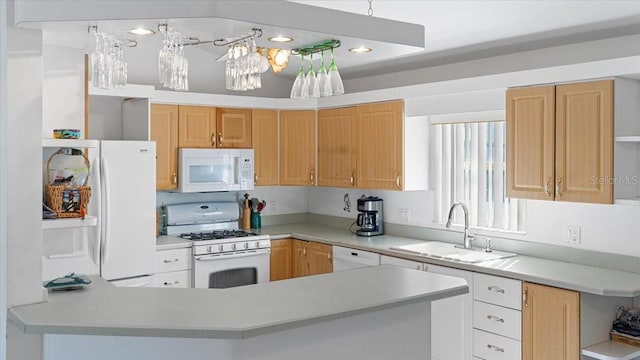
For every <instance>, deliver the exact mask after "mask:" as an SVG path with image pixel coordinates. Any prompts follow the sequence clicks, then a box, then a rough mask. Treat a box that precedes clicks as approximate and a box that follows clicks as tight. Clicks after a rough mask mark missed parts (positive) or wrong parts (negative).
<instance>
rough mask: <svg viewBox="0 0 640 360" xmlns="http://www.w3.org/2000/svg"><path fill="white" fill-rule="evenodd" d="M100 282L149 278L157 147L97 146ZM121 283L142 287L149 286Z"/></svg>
mask: <svg viewBox="0 0 640 360" xmlns="http://www.w3.org/2000/svg"><path fill="white" fill-rule="evenodd" d="M100 168H101V170H102V171H101V181H100V192H101V198H102V201H101V209H100V217H99V222H100V276H101V277H103V278H104V279H107V280H118V279H125V278H133V277H141V276H151V275H153V271H154V254H155V248H156V185H155V184H156V144H155V142H152V141H101V142H100ZM132 281H133V282H131V281H129V282H121V283H120V284H123V285H127V284H128V285H139V286H142V285H145V283H146V282H149V283H150V277H149V280H144V279H140V280H132Z"/></svg>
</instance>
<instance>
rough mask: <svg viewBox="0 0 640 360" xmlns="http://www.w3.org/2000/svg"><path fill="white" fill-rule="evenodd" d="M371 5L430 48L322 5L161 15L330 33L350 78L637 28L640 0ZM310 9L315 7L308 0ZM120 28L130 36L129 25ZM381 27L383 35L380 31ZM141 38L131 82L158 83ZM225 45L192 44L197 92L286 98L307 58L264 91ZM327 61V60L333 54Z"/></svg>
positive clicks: (205, 29) (64, 33)
mask: <svg viewBox="0 0 640 360" xmlns="http://www.w3.org/2000/svg"><path fill="white" fill-rule="evenodd" d="M192 2H193V3H195V1H194V0H185V1H184V2H183V4H191V3H192ZM293 2H295V3H298V4H295V5H294V4H290V5H289V6H290V7H292V8H295V9H294V10H297V9H298V8H299V7H300V5H310V6H317V7H322V8H325V9H332V10H339V11H341V12H342V11H344V12H349V13H353V14H358V15H359V17H353V19H355V20H358V21H360V20H362V19H363V18H364V20H366V17H367V16H366V15H367V13H368V8H369V2H368V1H366V0H357V1H353V0H340V1H328V0H322V1H304V0H294V1H293ZM221 3H224V1H222V2H221ZM228 3H232V2H231V1H229V2H228ZM243 3H244V4H255V6H256V7H258V4H260V5H263V4H267V3H272V4H275V3H279V4H283V2H282V1H270V2H265V1H257V0H256V1H244V2H243ZM284 4H286V3H284ZM371 6H372V9H373V16H374V17H376V18H384V19H391V20H395V21H398V22H405V23H413V24H421V25H424V39H425V43H424V48H421V47H416V46H412V45H411V44H393V43H391V42H390V41H386V40H385V41H375V40H374V38H375V39H376V40H377V38H376V37H375V36H369V37H368V38H366V37H365V36H357V37H356V36H345V35H343V34H339V35H336V32H337V31H333V30H335V29H337V28H340V27H341V26H342V25H345V24H341V23H340V22H338V23H336V22H335V19H341V18H339V17H335V18H333V17H332V16H328V15H330V14H331V13H328V12H326V11H325V12H322V11H320V10H318V11H317V14H319V15H317V16H315V17H314V16H313V14H314V12H313V11H311V12H307V13H306V14H307V15H306V16H308V18H303V19H298V18H297V17H295V15H292V16H291V17H290V18H289V19H287V18H286V17H285V18H284V19H285V20H283V24H282V25H274V24H273V23H272V24H267V25H265V24H259V23H255V22H253V23H250V22H247V21H238V20H237V19H221V18H215V19H211V18H182V19H168V21H167V20H166V19H165V20H164V21H165V22H168V23H169V24H170V25H172V26H173V27H174V29H175V30H176V31H179V32H182V33H184V34H185V35H188V36H196V37H199V38H200V39H201V40H213V39H215V38H223V37H227V36H231V35H234V34H238V33H242V32H248V31H249V30H250V28H251V27H252V26H259V27H260V28H262V29H263V30H264V31H265V36H264V37H263V38H261V39H258V46H273V45H272V44H270V43H269V42H268V41H267V40H266V37H267V36H271V35H272V34H275V33H282V34H289V33H291V35H293V36H294V37H296V41H295V42H293V43H290V44H288V45H284V46H285V47H288V48H295V47H299V46H304V45H307V44H309V43H312V42H315V41H320V40H326V39H328V38H338V39H339V40H341V41H342V42H343V45H342V46H341V47H340V48H338V49H337V50H336V63H337V65H338V67H339V69H340V73H341V75H342V77H343V79H345V80H349V79H355V78H359V77H365V76H370V75H378V74H384V73H393V72H396V71H403V70H411V69H416V68H421V67H426V66H432V65H439V64H444V63H451V62H458V61H465V60H471V59H476V58H482V57H488V56H495V55H499V54H505V53H513V52H518V51H524V50H530V49H539V48H545V47H550V46H557V45H563V44H568V43H574V42H583V41H589V40H598V39H604V38H610V37H617V36H624V35H631V34H640V0H638V1H633V0H625V1H616V0H607V1H598V0H592V1H565V0H555V1H544V0H540V1H524V0H523V1H507V0H505V1H489V0H474V1H462V0H459V1H448V0H445V1H418V0H414V1H402V0H373V1H372V2H371ZM303 7H305V6H303ZM305 8H308V9H314V8H311V7H309V6H306V7H305ZM309 14H311V15H309ZM335 14H338V13H335ZM284 15H286V14H284ZM336 16H337V15H336ZM345 19H346V18H345ZM349 19H351V18H349ZM369 19H371V18H369ZM305 21H306V22H308V23H309V28H311V27H315V29H326V31H309V30H308V29H304V28H303V27H302V26H297V25H296V24H298V23H301V22H305ZM159 22H163V20H158V19H157V18H156V19H153V18H147V19H145V20H140V21H129V20H101V21H98V22H93V24H98V27H99V30H103V31H106V30H108V31H113V32H120V33H122V30H123V29H127V28H129V27H131V26H133V25H138V24H141V23H142V24H145V25H147V26H149V27H157V24H158V23H159ZM88 24H89V23H88V22H86V21H85V22H79V21H73V22H71V21H57V22H47V23H44V22H43V25H42V28H43V30H45V38H46V39H49V41H50V42H51V43H59V44H62V45H65V46H72V47H85V48H87V49H91V46H92V42H91V41H90V38H89V37H88V36H87V33H86V29H87V25H88ZM390 25H392V24H390ZM343 27H344V26H343ZM334 28H335V29H334ZM383 28H384V23H378V24H376V28H375V30H376V31H379V30H382V29H383ZM390 28H391V27H390ZM121 36H123V37H124V36H126V35H124V33H122V35H121ZM376 36H378V37H379V35H376ZM138 44H139V45H138V46H137V47H135V48H130V49H127V52H126V55H125V56H126V59H127V61H128V63H129V82H131V83H140V84H151V85H155V86H156V87H157V88H158V89H160V88H161V86H160V84H159V83H158V82H157V68H156V64H157V56H158V50H159V49H160V47H161V37H160V36H158V35H154V36H152V37H148V38H139V41H138ZM360 44H364V45H370V46H371V45H372V47H373V49H374V50H373V52H371V53H369V54H359V55H354V54H351V53H349V52H348V51H347V49H348V48H349V47H353V46H356V45H360ZM225 52H226V47H215V46H211V45H208V46H205V45H198V46H193V47H190V48H188V49H187V50H186V55H187V57H188V58H189V61H190V78H189V81H190V88H191V91H197V92H210V93H223V94H224V93H227V94H240V95H254V96H273V97H286V96H287V95H288V92H287V89H289V88H290V86H291V84H292V83H293V79H294V77H295V74H296V72H297V69H298V67H299V66H300V60H299V58H295V57H292V58H291V60H290V63H289V67H288V69H287V70H286V71H285V72H283V73H280V74H273V73H271V72H270V73H268V74H264V75H263V81H262V82H263V86H264V88H263V89H262V90H256V91H251V92H246V93H235V92H230V91H227V90H225V89H224V62H216V61H215V59H217V58H218V57H220V56H221V55H223V54H224V53H225ZM325 61H326V62H327V61H328V56H327V57H326V60H325ZM314 64H315V66H318V64H319V60H318V58H317V57H316V60H315V61H314Z"/></svg>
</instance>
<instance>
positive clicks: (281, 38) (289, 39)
mask: <svg viewBox="0 0 640 360" xmlns="http://www.w3.org/2000/svg"><path fill="white" fill-rule="evenodd" d="M269 41H271V42H280V43H283V42H292V41H293V38H292V37H289V36H283V35H278V36H274V37H270V38H269Z"/></svg>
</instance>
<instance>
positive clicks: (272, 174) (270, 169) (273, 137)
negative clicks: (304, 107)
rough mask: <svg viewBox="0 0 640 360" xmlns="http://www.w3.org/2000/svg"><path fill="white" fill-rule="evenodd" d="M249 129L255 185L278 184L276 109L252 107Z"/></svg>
mask: <svg viewBox="0 0 640 360" xmlns="http://www.w3.org/2000/svg"><path fill="white" fill-rule="evenodd" d="M251 130H252V131H251V144H252V145H253V146H252V147H253V149H254V171H255V174H254V181H255V185H256V186H269V185H278V111H277V110H258V109H254V110H253V112H252V114H251Z"/></svg>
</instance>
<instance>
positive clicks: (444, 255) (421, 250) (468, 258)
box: [390, 241, 518, 263]
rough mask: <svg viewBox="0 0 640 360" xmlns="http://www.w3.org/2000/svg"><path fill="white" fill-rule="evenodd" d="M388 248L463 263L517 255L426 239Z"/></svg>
mask: <svg viewBox="0 0 640 360" xmlns="http://www.w3.org/2000/svg"><path fill="white" fill-rule="evenodd" d="M390 249H391V250H397V251H402V252H406V253H410V254H416V255H420V256H426V257H431V258H436V259H445V260H451V261H459V262H464V263H478V262H483V261H490V260H497V259H504V258H508V257H513V256H518V254H514V253H508V252H502V251H491V252H486V251H484V249H464V248H459V247H458V246H457V245H455V244H450V243H443V242H438V241H428V242H424V243H420V244H413V245H403V246H397V247H396V246H392V247H391V248H390Z"/></svg>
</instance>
